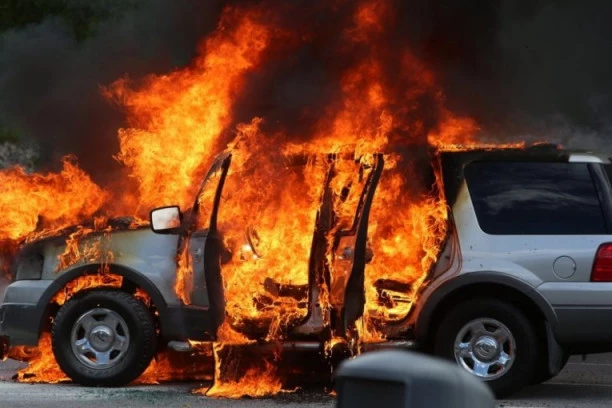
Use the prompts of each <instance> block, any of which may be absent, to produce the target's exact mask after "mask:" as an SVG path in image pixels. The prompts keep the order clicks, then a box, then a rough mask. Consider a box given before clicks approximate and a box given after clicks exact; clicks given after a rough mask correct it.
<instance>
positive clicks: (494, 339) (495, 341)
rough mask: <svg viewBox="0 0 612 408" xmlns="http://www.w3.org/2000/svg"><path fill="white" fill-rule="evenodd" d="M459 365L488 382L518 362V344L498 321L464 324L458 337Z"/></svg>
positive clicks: (457, 359)
mask: <svg viewBox="0 0 612 408" xmlns="http://www.w3.org/2000/svg"><path fill="white" fill-rule="evenodd" d="M454 354H455V360H456V361H457V364H459V365H460V366H461V367H463V369H465V370H466V371H468V372H469V373H471V374H472V375H475V376H476V377H479V378H481V379H483V380H485V381H491V380H495V379H497V378H500V377H501V376H503V375H504V374H506V373H507V372H508V371H509V370H510V368H511V367H512V365H513V364H514V360H516V341H515V339H514V336H513V335H512V332H511V331H510V329H508V327H506V325H504V324H503V323H502V322H500V321H499V320H495V319H489V318H479V319H474V320H472V321H470V322H468V323H467V324H465V325H464V326H463V327H462V328H461V330H459V333H458V334H457V337H455V343H454Z"/></svg>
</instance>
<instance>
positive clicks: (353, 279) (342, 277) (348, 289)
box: [294, 154, 384, 338]
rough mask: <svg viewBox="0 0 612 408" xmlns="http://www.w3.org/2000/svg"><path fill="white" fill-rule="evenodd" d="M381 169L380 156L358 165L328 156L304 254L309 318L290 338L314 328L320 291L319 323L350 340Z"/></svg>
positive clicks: (359, 307)
mask: <svg viewBox="0 0 612 408" xmlns="http://www.w3.org/2000/svg"><path fill="white" fill-rule="evenodd" d="M347 163H348V165H347ZM383 167H384V157H383V155H382V154H376V155H374V156H373V157H372V160H368V161H358V162H355V161H354V160H346V159H344V158H339V157H336V156H334V155H332V156H330V164H329V169H328V173H327V177H326V178H325V181H324V186H323V194H322V197H321V205H320V207H319V210H318V212H317V218H316V223H315V230H314V235H313V240H312V247H311V253H310V262H309V298H308V303H309V314H308V316H307V318H306V319H305V321H303V322H301V323H300V324H299V325H298V326H297V327H296V328H295V329H294V333H296V334H309V333H312V332H314V331H315V330H316V328H317V327H319V326H320V324H321V319H322V316H321V309H322V308H321V307H320V306H322V305H320V304H319V302H322V301H325V298H326V297H325V296H321V291H322V290H323V291H327V292H328V293H329V297H328V299H329V308H328V309H329V312H330V313H329V314H328V315H327V316H324V318H325V319H327V320H329V323H330V328H331V334H332V335H333V336H340V337H345V338H348V337H351V336H352V333H353V329H354V327H355V322H356V321H357V319H359V318H360V317H361V316H362V315H363V311H364V307H365V288H364V281H365V275H364V274H365V266H366V263H367V262H369V260H370V259H371V258H372V253H371V251H370V249H369V247H368V222H369V214H370V209H371V207H372V201H373V199H374V193H375V191H376V187H377V186H378V182H379V180H380V176H381V173H382V170H383ZM323 286H324V287H325V289H323V288H322V287H323Z"/></svg>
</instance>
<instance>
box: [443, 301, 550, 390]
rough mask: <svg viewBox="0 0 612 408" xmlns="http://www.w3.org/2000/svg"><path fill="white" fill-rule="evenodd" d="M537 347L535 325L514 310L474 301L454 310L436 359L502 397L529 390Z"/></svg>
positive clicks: (447, 318)
mask: <svg viewBox="0 0 612 408" xmlns="http://www.w3.org/2000/svg"><path fill="white" fill-rule="evenodd" d="M537 347H538V344H537V341H536V336H535V331H534V329H533V325H532V324H531V322H530V321H529V320H528V319H527V318H526V317H525V316H524V314H523V313H522V312H521V311H520V310H519V309H517V308H516V307H514V306H513V305H511V304H508V303H505V302H501V301H498V300H495V299H475V300H470V301H466V302H464V303H461V304H459V305H457V306H456V307H454V308H453V310H452V311H451V312H449V313H448V314H447V315H446V316H445V318H444V319H443V320H442V322H441V324H440V326H439V329H438V333H437V335H436V340H435V352H436V354H438V355H440V356H442V357H445V358H447V359H449V360H453V361H455V362H457V364H458V365H459V366H460V367H462V368H463V369H464V370H466V371H468V372H469V373H471V374H472V375H474V376H476V377H478V378H480V379H482V380H483V381H485V382H487V384H488V385H489V386H490V387H491V388H492V389H493V391H494V392H495V394H496V395H497V396H498V397H503V396H507V395H509V394H511V393H513V392H515V391H518V390H519V389H520V388H522V387H523V386H525V385H526V384H528V383H529V382H530V381H531V379H532V378H533V372H534V368H535V367H536V364H537V355H538V350H537Z"/></svg>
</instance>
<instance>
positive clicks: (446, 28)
mask: <svg viewBox="0 0 612 408" xmlns="http://www.w3.org/2000/svg"><path fill="white" fill-rule="evenodd" d="M444 4H445V5H444V6H441V5H438V6H437V7H436V6H432V7H431V8H432V9H433V10H430V12H431V13H433V14H435V15H436V18H433V19H432V20H431V23H430V24H429V25H428V27H427V29H426V32H422V33H421V34H422V35H423V36H422V37H421V38H422V39H423V41H421V42H420V50H421V52H422V53H423V55H424V56H425V58H426V59H427V60H428V61H430V63H431V65H432V66H434V67H436V69H438V70H439V71H440V73H441V75H442V77H443V78H444V82H443V84H444V88H445V90H446V92H447V95H448V101H449V103H450V106H451V108H452V109H453V110H455V111H459V112H462V113H465V114H468V115H472V116H475V117H476V118H477V119H478V120H479V121H480V122H481V123H482V124H483V129H484V132H483V133H484V136H485V137H486V138H488V139H489V140H493V141H505V142H511V141H517V140H521V139H526V140H530V141H534V140H544V139H547V140H550V141H555V142H561V143H563V144H565V145H566V146H569V147H572V148H585V149H604V150H607V151H610V150H612V148H610V147H609V146H608V145H609V144H608V140H609V137H610V136H609V135H610V131H611V130H612V99H611V97H610V95H612V76H611V75H610V72H612V42H611V41H610V38H612V25H611V24H610V23H609V17H610V16H612V3H611V2H609V1H606V0H592V1H588V2H577V1H572V0H554V1H553V0H517V1H503V0H497V1H488V0H485V1H472V2H470V5H469V6H467V5H466V2H463V1H446V2H444Z"/></svg>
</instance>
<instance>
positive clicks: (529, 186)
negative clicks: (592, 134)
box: [464, 162, 607, 235]
mask: <svg viewBox="0 0 612 408" xmlns="http://www.w3.org/2000/svg"><path fill="white" fill-rule="evenodd" d="M464 175H465V178H466V181H467V185H468V190H469V192H470V197H471V199H472V202H473V205H474V209H475V210H476V217H477V219H478V224H479V225H480V228H481V229H482V230H483V231H484V232H486V233H487V234H494V235H518V234H521V235H570V234H588V235H596V234H606V232H607V231H606V224H605V219H604V216H603V212H602V207H601V204H600V202H599V198H598V196H597V190H596V187H595V184H594V182H593V179H592V176H591V172H590V171H589V168H588V165H587V164H586V163H559V162H548V163H547V162H537V163H536V162H474V163H470V164H469V165H467V166H466V168H465V169H464Z"/></svg>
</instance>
